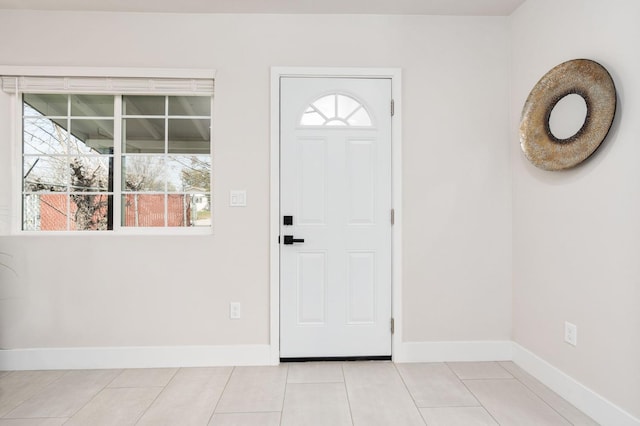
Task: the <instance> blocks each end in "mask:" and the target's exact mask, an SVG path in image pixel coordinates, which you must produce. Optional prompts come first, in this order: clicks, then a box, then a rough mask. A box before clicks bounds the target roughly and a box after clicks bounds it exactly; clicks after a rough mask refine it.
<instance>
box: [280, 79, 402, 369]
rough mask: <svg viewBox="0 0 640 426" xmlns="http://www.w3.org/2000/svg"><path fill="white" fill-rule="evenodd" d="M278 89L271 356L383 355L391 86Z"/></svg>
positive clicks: (316, 84)
mask: <svg viewBox="0 0 640 426" xmlns="http://www.w3.org/2000/svg"><path fill="white" fill-rule="evenodd" d="M280 88H281V93H280V108H281V111H280V117H281V121H280V138H281V139H280V173H281V176H280V182H281V188H280V194H281V196H280V197H281V198H280V213H281V217H280V224H281V229H280V232H281V241H282V242H284V236H285V235H289V236H293V237H294V238H296V239H299V240H304V242H298V243H295V244H281V245H280V261H281V265H280V274H281V277H280V299H281V300H280V329H281V330H280V356H281V357H283V358H291V357H296V358H298V357H346V356H387V355H391V331H390V320H391V223H390V211H391V114H390V103H391V80H390V79H375V78H371V79H359V78H282V79H281V87H280ZM284 215H291V216H293V225H283V221H282V216H284Z"/></svg>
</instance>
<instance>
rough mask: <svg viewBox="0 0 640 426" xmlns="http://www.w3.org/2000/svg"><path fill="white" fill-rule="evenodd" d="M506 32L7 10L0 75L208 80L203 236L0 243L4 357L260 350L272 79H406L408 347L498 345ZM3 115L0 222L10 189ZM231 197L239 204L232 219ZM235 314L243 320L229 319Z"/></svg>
mask: <svg viewBox="0 0 640 426" xmlns="http://www.w3.org/2000/svg"><path fill="white" fill-rule="evenodd" d="M507 24H508V21H507V18H453V17H427V16H415V17H405V16H331V15H318V16H300V15H297V16H296V15H290V16H284V15H261V16H256V15H244V16H239V15H173V14H135V13H133V14H106V13H46V12H8V11H3V12H0V58H1V59H0V63H2V64H4V65H31V66H80V67H91V66H96V67H100V66H107V67H169V68H176V67H179V68H215V69H217V80H216V96H215V110H214V151H215V154H214V155H215V158H214V185H215V189H214V198H215V199H214V214H215V217H214V227H215V231H214V235H212V236H206V237H124V236H111V237H109V236H89V237H85V236H83V237H73V236H71V237H55V236H53V237H52V236H47V237H24V236H11V237H6V236H5V237H0V252H7V253H10V254H12V255H14V256H15V257H14V263H13V264H14V266H15V268H16V270H17V271H18V272H19V278H14V277H11V276H10V274H8V273H7V272H6V271H5V272H2V274H3V275H2V285H1V287H0V292H1V294H0V299H1V300H0V304H1V306H0V315H1V318H0V319H1V322H0V347H2V348H29V347H77V346H98V347H99V346H144V345H218V344H219V345H232V344H243V343H248V344H266V343H268V342H269V251H268V249H269V247H268V233H269V135H270V129H269V120H270V117H269V87H270V86H269V85H270V81H269V75H270V74H269V73H270V67H271V66H336V67H400V68H402V72H403V93H402V110H403V120H404V121H403V129H402V130H403V155H404V168H403V172H402V175H403V179H404V204H403V206H402V207H403V211H404V213H403V219H404V224H405V233H404V244H403V248H404V255H405V257H404V264H403V265H402V268H403V272H404V283H403V287H404V294H403V307H404V320H405V321H404V326H405V329H404V339H405V340H406V341H441V340H484V339H487V340H508V339H509V338H510V329H511V326H510V322H511V282H510V278H511V272H510V264H511V257H510V244H511V222H510V217H511V215H510V209H511V198H510V197H511V194H510V176H509V174H510V159H509V156H508V139H507V130H506V129H507V128H508V68H509V66H508V65H509V63H508V44H507V30H508V26H507ZM4 100H6V95H0V141H2V143H1V144H0V209H1V208H3V207H6V206H8V204H9V201H10V197H9V192H10V188H11V184H10V183H9V179H10V177H11V173H10V171H9V155H8V144H10V143H11V141H10V134H9V132H10V127H9V124H8V123H9V122H8V120H7V114H6V113H7V111H6V108H7V106H6V105H5V103H4V102H3V101H4ZM14 185H17V184H14ZM240 188H242V189H246V190H247V191H248V207H246V208H244V209H238V208H233V209H230V208H229V207H227V205H226V201H227V199H228V191H229V189H240ZM0 213H2V211H0ZM0 226H1V225H0ZM230 301H239V302H241V303H242V305H243V309H242V312H243V319H242V320H240V321H230V320H228V304H229V302H230Z"/></svg>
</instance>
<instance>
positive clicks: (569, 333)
mask: <svg viewBox="0 0 640 426" xmlns="http://www.w3.org/2000/svg"><path fill="white" fill-rule="evenodd" d="M564 341H565V342H567V343H568V344H570V345H573V346H576V345H577V344H578V327H576V325H575V324H571V323H570V322H566V321H565V323H564Z"/></svg>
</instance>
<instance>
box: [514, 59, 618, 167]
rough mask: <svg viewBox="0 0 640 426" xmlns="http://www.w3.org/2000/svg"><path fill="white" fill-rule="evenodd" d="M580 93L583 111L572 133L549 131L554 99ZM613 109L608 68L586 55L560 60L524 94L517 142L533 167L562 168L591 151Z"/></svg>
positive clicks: (602, 136)
mask: <svg viewBox="0 0 640 426" xmlns="http://www.w3.org/2000/svg"><path fill="white" fill-rule="evenodd" d="M571 94H577V95H579V96H581V97H582V98H583V99H584V100H585V103H586V105H587V115H586V118H585V121H584V124H583V125H582V128H580V130H578V132H577V133H576V134H574V135H573V136H571V137H569V138H567V139H558V138H557V137H555V136H554V135H553V133H551V130H550V128H549V118H550V116H551V111H553V108H554V107H555V106H556V104H557V103H558V101H560V100H561V99H562V98H564V97H565V96H567V95H571ZM615 113H616V88H615V85H614V84H613V79H612V78H611V75H609V72H607V70H606V69H605V68H604V67H603V66H602V65H600V64H599V63H597V62H594V61H592V60H589V59H574V60H571V61H567V62H564V63H562V64H560V65H558V66H556V67H554V68H553V69H552V70H551V71H549V72H548V73H546V74H545V75H544V76H543V77H542V78H541V79H540V81H538V83H537V84H536V85H535V87H534V88H533V90H531V93H529V97H528V98H527V100H526V102H525V104H524V108H523V110H522V116H521V119H520V146H521V147H522V151H523V152H524V155H525V156H526V157H527V159H528V160H529V161H531V163H533V164H534V165H535V166H536V167H539V168H541V169H544V170H563V169H569V168H571V167H574V166H576V165H578V164H580V163H581V162H583V161H584V160H586V159H587V158H589V156H591V154H593V153H594V152H595V151H596V149H598V147H599V146H600V144H601V143H602V141H604V139H605V138H606V136H607V133H609V129H610V128H611V124H612V123H613V117H614V116H615Z"/></svg>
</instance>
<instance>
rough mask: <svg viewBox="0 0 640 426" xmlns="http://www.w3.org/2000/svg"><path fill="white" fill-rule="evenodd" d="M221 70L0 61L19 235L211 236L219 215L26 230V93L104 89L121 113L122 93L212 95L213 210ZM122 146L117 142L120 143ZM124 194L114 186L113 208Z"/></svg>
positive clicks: (14, 227) (99, 91) (116, 179)
mask: <svg viewBox="0 0 640 426" xmlns="http://www.w3.org/2000/svg"><path fill="white" fill-rule="evenodd" d="M215 75H216V71H215V70H212V69H170V68H158V69H155V68H81V67H19V66H0V76H2V89H3V90H4V91H5V92H6V93H8V94H9V95H10V96H11V97H12V99H11V102H12V104H13V105H12V106H11V108H10V110H11V113H12V116H11V117H10V120H11V123H12V126H11V127H12V131H11V141H12V144H11V146H12V155H11V158H12V161H11V167H12V176H13V181H12V182H11V188H12V191H13V195H12V197H11V199H12V208H11V213H12V214H11V215H12V217H13V219H12V225H11V229H12V234H16V235H37V236H45V235H55V236H67V235H69V236H70V235H82V236H85V235H93V236H97V235H105V236H117V235H182V236H184V235H211V234H212V233H213V228H214V223H213V222H214V215H213V214H212V223H211V225H210V226H203V227H148V228H145V227H130V226H122V225H121V223H120V221H116V220H115V217H114V224H113V230H103V231H95V230H78V231H70V230H66V231H64V230H63V231H27V230H23V229H22V222H23V212H22V150H23V147H22V144H23V140H22V139H23V135H22V108H23V105H22V94H23V93H60V94H105V95H114V96H115V97H116V106H115V108H116V111H115V112H116V114H117V113H118V112H121V108H122V105H121V104H119V103H118V102H117V99H121V96H119V95H163V96H194V95H208V96H210V97H211V123H212V132H211V154H210V155H211V171H212V173H211V183H210V184H211V186H210V188H211V195H210V197H211V198H210V205H211V210H213V208H214V200H213V192H214V187H213V180H214V179H213V170H215V167H214V164H213V163H214V159H215V156H214V150H213V140H214V135H213V128H214V126H213V98H214V93H213V88H214V82H215ZM121 125H122V121H121V120H114V134H120V133H121ZM116 145H117V144H116ZM120 151H121V150H120V149H118V148H117V147H116V149H115V151H114V168H115V169H116V170H121V168H120V162H121V159H122V158H121V155H119V154H120ZM120 183H121V172H120V173H115V174H114V188H121V186H120ZM121 193H122V191H121V190H120V189H118V191H117V195H118V196H116V192H115V191H114V200H113V205H114V212H115V211H119V210H116V209H120V206H121V202H122V200H121Z"/></svg>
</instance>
